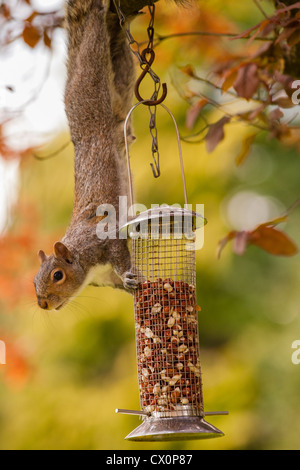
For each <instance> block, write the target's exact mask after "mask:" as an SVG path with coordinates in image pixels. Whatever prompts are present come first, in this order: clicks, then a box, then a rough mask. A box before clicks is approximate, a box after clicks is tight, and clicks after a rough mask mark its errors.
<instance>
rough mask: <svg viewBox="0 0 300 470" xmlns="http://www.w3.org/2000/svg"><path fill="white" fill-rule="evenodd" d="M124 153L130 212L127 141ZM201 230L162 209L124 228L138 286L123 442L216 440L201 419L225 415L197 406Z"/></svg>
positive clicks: (183, 213) (185, 215) (187, 217)
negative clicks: (128, 422)
mask: <svg viewBox="0 0 300 470" xmlns="http://www.w3.org/2000/svg"><path fill="white" fill-rule="evenodd" d="M142 103H143V102H140V103H138V104H137V105H135V106H134V107H133V109H132V110H131V112H132V111H133V110H134V109H135V108H136V107H137V106H139V105H140V104H142ZM161 106H163V108H164V109H166V110H167V111H168V113H169V114H170V115H171V116H172V118H173V121H174V123H175V127H176V131H177V138H178V145H179V155H180V164H181V169H182V179H183V188H184V197H185V203H186V206H185V207H187V202H188V201H187V191H186V184H185V177H184V171H183V160H182V152H181V145H180V139H179V132H178V127H177V124H176V121H175V118H174V117H173V115H172V113H171V112H170V111H169V110H168V108H167V107H166V106H165V105H163V104H161ZM130 114H131V113H130ZM129 117H130V115H129V116H128V118H127V119H129ZM127 122H128V121H127ZM126 125H127V124H126ZM125 128H126V126H125ZM125 135H126V132H125ZM125 138H126V137H125ZM126 151H127V164H128V175H129V182H130V197H131V205H132V206H133V191H132V177H131V168H130V158H129V151H128V144H127V138H126ZM205 223H206V220H205V219H204V217H202V216H201V215H199V214H197V213H195V212H192V211H189V210H187V209H180V208H175V207H172V206H165V207H158V208H155V209H150V210H148V211H145V212H143V213H140V214H139V215H138V216H137V217H136V218H134V219H133V220H131V221H130V222H129V223H128V224H126V226H125V227H126V228H127V229H128V231H129V236H130V238H131V240H132V270H133V274H135V276H136V278H137V282H138V288H137V290H136V292H135V294H134V309H135V329H136V350H137V370H138V381H139V393H140V405H141V410H140V411H133V410H124V409H117V410H116V412H118V413H127V414H136V415H141V416H142V417H143V423H142V424H141V425H140V426H139V427H138V428H137V429H135V430H134V431H133V432H132V433H131V434H129V435H128V436H127V438H126V439H128V440H134V441H164V440H183V439H205V438H213V437H220V436H222V435H223V433H222V432H221V431H220V430H218V429H217V428H216V427H214V426H213V425H211V424H209V423H207V422H206V421H205V419H204V418H205V417H206V416H207V415H220V414H227V412H210V413H207V412H205V409H204V402H203V388H202V379H201V363H200V348H199V326H198V312H199V310H200V307H198V304H197V298H196V256H195V238H196V229H199V228H201V226H202V227H203V226H204V225H205Z"/></svg>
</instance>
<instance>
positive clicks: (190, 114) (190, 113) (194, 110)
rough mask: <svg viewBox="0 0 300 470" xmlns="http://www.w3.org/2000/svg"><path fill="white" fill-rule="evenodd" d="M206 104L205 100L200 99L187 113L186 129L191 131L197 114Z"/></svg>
mask: <svg viewBox="0 0 300 470" xmlns="http://www.w3.org/2000/svg"><path fill="white" fill-rule="evenodd" d="M207 104H208V101H207V100H206V99H201V100H199V101H197V102H196V103H195V104H193V106H191V108H190V109H189V110H188V112H187V116H186V127H187V128H188V129H192V128H193V127H194V125H195V122H196V120H197V119H198V117H199V114H200V113H201V111H202V110H203V108H204V107H205V106H206V105H207Z"/></svg>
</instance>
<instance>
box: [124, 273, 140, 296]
mask: <svg viewBox="0 0 300 470" xmlns="http://www.w3.org/2000/svg"><path fill="white" fill-rule="evenodd" d="M123 285H124V288H125V289H127V290H130V291H132V290H136V289H137V288H138V285H139V283H138V280H137V275H136V274H133V273H132V272H130V271H127V272H126V273H125V274H124V278H123Z"/></svg>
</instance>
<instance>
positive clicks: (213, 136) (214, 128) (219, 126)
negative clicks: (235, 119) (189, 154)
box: [205, 116, 230, 152]
mask: <svg viewBox="0 0 300 470" xmlns="http://www.w3.org/2000/svg"><path fill="white" fill-rule="evenodd" d="M229 121H230V117H228V116H224V117H223V118H222V119H220V121H218V122H216V123H215V124H213V125H211V126H210V128H209V131H208V133H207V135H206V137H205V141H206V148H207V151H208V152H213V151H214V149H215V148H216V147H217V145H218V144H219V143H220V142H221V141H222V140H223V139H224V136H225V134H224V126H225V124H227V123H228V122H229Z"/></svg>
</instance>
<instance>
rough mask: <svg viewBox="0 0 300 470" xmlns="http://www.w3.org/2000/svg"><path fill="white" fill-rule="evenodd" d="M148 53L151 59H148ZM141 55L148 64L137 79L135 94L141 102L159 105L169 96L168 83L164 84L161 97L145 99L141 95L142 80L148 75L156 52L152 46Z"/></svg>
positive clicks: (148, 104)
mask: <svg viewBox="0 0 300 470" xmlns="http://www.w3.org/2000/svg"><path fill="white" fill-rule="evenodd" d="M147 54H150V59H148V60H147V58H146V55H147ZM141 57H142V59H143V62H144V64H146V66H145V68H144V69H143V72H142V73H141V75H140V76H139V78H138V79H137V81H136V84H135V96H136V98H137V99H138V101H139V102H143V104H144V105H146V106H157V105H158V104H161V103H163V101H165V99H166V97H167V94H168V89H167V84H166V83H163V84H162V88H163V93H162V96H161V98H159V99H157V100H144V99H143V98H142V97H141V95H140V91H139V88H140V85H141V83H142V81H143V80H144V78H145V76H146V75H147V73H149V70H150V69H151V65H152V64H153V62H154V59H155V52H154V50H153V49H150V48H147V49H144V50H143V52H142V53H141Z"/></svg>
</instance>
